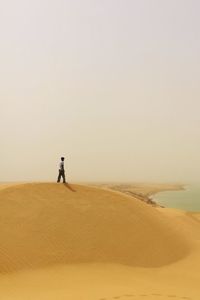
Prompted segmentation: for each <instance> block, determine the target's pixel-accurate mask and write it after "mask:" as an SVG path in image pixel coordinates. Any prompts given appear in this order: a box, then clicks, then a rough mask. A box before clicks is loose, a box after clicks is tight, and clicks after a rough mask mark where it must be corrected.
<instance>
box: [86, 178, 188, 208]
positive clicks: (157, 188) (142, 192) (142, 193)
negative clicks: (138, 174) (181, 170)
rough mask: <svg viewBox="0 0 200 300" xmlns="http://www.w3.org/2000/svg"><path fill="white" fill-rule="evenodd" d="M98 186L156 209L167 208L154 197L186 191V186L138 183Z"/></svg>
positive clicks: (97, 185)
mask: <svg viewBox="0 0 200 300" xmlns="http://www.w3.org/2000/svg"><path fill="white" fill-rule="evenodd" d="M92 186H96V187H99V188H103V189H108V190H111V191H116V192H120V193H122V194H125V195H128V196H131V197H134V198H136V199H138V200H140V201H143V202H145V203H147V204H149V205H151V206H154V207H161V208H165V206H163V205H160V204H159V203H157V202H156V201H155V199H154V198H153V196H154V195H156V194H158V193H161V192H168V191H181V190H186V189H185V186H186V185H185V184H163V183H162V184H159V183H158V184H155V183H154V184H145V183H141V184H139V183H136V184H134V183H133V184H104V183H103V184H95V185H92Z"/></svg>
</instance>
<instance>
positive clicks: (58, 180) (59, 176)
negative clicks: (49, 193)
mask: <svg viewBox="0 0 200 300" xmlns="http://www.w3.org/2000/svg"><path fill="white" fill-rule="evenodd" d="M61 175H62V174H61V171H60V170H59V174H58V179H57V182H60V179H61Z"/></svg>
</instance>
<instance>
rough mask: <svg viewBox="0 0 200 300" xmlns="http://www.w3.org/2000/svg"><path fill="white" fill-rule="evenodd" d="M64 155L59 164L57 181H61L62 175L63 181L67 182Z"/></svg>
mask: <svg viewBox="0 0 200 300" xmlns="http://www.w3.org/2000/svg"><path fill="white" fill-rule="evenodd" d="M64 160H65V158H64V157H61V162H60V164H59V174H58V180H57V182H60V179H61V177H62V178H63V183H65V182H66V181H65V166H64Z"/></svg>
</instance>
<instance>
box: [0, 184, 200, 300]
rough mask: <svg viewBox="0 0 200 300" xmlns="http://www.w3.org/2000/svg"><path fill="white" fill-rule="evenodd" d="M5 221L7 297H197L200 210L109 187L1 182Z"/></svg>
mask: <svg viewBox="0 0 200 300" xmlns="http://www.w3.org/2000/svg"><path fill="white" fill-rule="evenodd" d="M134 188H135V189H136V187H134ZM168 188H169V187H168ZM171 188H172V187H171ZM164 189H166V186H165V187H163V186H162V187H161V186H159V185H157V186H156V185H154V186H153V189H152V187H150V186H149V187H147V186H145V185H144V186H143V187H142V186H140V187H138V190H139V191H140V192H139V193H140V196H141V195H142V192H143V191H144V195H151V194H152V192H153V193H155V192H156V191H160V190H164ZM174 189H175V187H174ZM122 192H123V189H122ZM0 228H1V229H0V232H1V234H0V299H2V300H11V299H19V300H33V299H34V300H35V299H37V300H43V299H44V300H52V299H56V300H64V299H65V300H66V299H70V300H82V299H83V300H87V299H88V300H109V299H122V300H123V299H150V300H151V299H155V300H156V299H161V300H162V299H194V300H199V299H200V213H188V212H183V211H179V210H174V209H166V208H159V207H153V206H151V205H148V204H146V203H145V202H143V201H140V200H139V199H138V198H137V197H134V196H133V194H132V195H131V196H130V195H128V194H127V193H125V194H123V193H121V192H119V189H118V190H117V192H116V191H112V190H109V189H108V187H106V189H104V188H102V187H90V186H84V185H71V186H68V185H63V184H53V183H29V184H16V185H14V184H13V185H0Z"/></svg>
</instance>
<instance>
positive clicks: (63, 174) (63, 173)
mask: <svg viewBox="0 0 200 300" xmlns="http://www.w3.org/2000/svg"><path fill="white" fill-rule="evenodd" d="M62 178H63V183H65V182H66V181H65V171H62Z"/></svg>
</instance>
